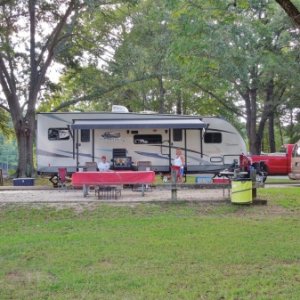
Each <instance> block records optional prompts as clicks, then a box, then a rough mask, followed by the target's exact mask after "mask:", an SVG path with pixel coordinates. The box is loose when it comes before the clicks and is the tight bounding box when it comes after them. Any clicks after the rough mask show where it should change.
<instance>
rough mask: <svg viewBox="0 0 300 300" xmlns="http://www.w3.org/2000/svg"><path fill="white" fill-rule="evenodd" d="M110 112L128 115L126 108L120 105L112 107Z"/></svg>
mask: <svg viewBox="0 0 300 300" xmlns="http://www.w3.org/2000/svg"><path fill="white" fill-rule="evenodd" d="M111 111H112V112H115V113H128V112H129V110H128V108H127V107H125V106H122V105H113V106H112V108H111Z"/></svg>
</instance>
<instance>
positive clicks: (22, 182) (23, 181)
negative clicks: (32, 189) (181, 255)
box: [13, 178, 34, 186]
mask: <svg viewBox="0 0 300 300" xmlns="http://www.w3.org/2000/svg"><path fill="white" fill-rule="evenodd" d="M13 184H14V186H33V185H34V178H15V179H13Z"/></svg>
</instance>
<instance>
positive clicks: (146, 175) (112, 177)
mask: <svg viewBox="0 0 300 300" xmlns="http://www.w3.org/2000/svg"><path fill="white" fill-rule="evenodd" d="M154 180H155V173H154V172H153V171H108V172H76V173H73V175H72V184H73V186H82V185H84V184H86V185H118V184H150V183H153V182H154Z"/></svg>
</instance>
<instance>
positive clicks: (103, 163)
mask: <svg viewBox="0 0 300 300" xmlns="http://www.w3.org/2000/svg"><path fill="white" fill-rule="evenodd" d="M109 169H110V163H109V162H108V161H106V156H105V155H102V156H101V160H100V162H98V170H99V171H102V172H103V171H108V170H109Z"/></svg>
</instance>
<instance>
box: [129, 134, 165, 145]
mask: <svg viewBox="0 0 300 300" xmlns="http://www.w3.org/2000/svg"><path fill="white" fill-rule="evenodd" d="M133 143H134V144H161V143H162V137H161V135H160V134H136V135H135V136H134V137H133Z"/></svg>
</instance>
